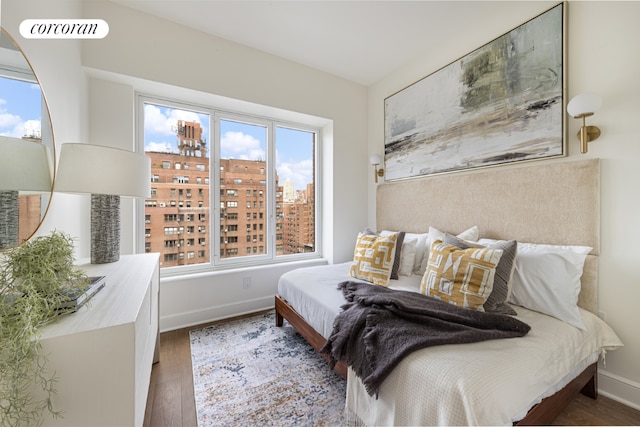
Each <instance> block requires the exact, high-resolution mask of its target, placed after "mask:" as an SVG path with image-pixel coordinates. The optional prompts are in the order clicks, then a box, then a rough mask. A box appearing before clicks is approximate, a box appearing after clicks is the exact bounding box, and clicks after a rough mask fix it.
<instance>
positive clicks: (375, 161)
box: [369, 154, 382, 165]
mask: <svg viewBox="0 0 640 427" xmlns="http://www.w3.org/2000/svg"><path fill="white" fill-rule="evenodd" d="M369 162H370V163H371V164H372V165H379V164H380V163H381V162H382V159H380V156H378V155H377V154H372V155H371V157H369Z"/></svg>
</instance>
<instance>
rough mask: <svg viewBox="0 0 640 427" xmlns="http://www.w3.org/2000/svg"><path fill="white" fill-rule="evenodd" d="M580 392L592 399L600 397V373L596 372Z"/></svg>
mask: <svg viewBox="0 0 640 427" xmlns="http://www.w3.org/2000/svg"><path fill="white" fill-rule="evenodd" d="M580 393H582V394H584V395H585V396H587V397H590V398H592V399H597V398H598V374H597V373H596V374H594V375H593V377H591V379H590V380H589V381H588V382H587V383H586V384H585V385H584V387H583V388H582V390H580Z"/></svg>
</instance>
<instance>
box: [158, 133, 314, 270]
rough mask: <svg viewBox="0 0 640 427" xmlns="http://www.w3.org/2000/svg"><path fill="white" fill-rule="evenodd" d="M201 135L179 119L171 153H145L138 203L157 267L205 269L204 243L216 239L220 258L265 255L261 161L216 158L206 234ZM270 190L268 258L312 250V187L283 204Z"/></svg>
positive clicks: (206, 250)
mask: <svg viewBox="0 0 640 427" xmlns="http://www.w3.org/2000/svg"><path fill="white" fill-rule="evenodd" d="M201 133H202V130H201V128H200V125H199V124H198V123H194V122H183V121H179V122H178V126H177V131H176V134H177V136H178V141H177V146H178V149H179V150H180V152H179V153H160V152H147V153H146V154H147V156H149V157H150V158H151V180H152V183H151V197H150V198H149V199H147V201H146V203H145V251H146V252H159V253H160V263H161V266H162V267H173V266H180V265H191V264H200V263H208V262H209V261H210V256H211V254H210V253H209V249H210V248H211V243H213V242H210V239H211V238H217V239H219V243H220V258H231V257H236V256H253V255H261V254H265V253H266V252H267V245H268V242H267V240H268V234H267V233H268V230H267V225H268V215H267V204H268V200H267V194H266V193H267V191H266V189H267V187H266V185H267V176H266V164H265V162H264V161H256V160H242V159H221V160H220V195H219V197H220V201H219V203H220V224H219V230H214V233H213V234H212V230H211V229H210V224H211V222H210V215H211V209H210V203H209V202H210V183H209V176H210V173H209V158H208V157H206V154H207V146H206V143H205V142H204V140H203V139H202V137H201ZM276 186H277V189H276V201H275V207H276V211H275V214H276V224H275V226H276V230H275V239H276V255H282V254H289V253H300V252H309V251H313V250H314V247H315V244H314V242H315V221H314V218H315V209H314V202H315V201H314V200H313V194H314V192H313V184H310V185H308V186H307V189H306V190H304V191H298V192H297V193H296V197H295V200H294V201H292V202H288V203H284V201H283V188H282V187H281V186H278V184H277V178H276ZM309 194H311V196H308V195H309ZM216 228H217V227H216Z"/></svg>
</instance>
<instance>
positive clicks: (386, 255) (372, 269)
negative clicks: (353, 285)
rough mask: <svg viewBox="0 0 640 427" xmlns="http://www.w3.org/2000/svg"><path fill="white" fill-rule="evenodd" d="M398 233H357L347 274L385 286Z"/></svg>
mask: <svg viewBox="0 0 640 427" xmlns="http://www.w3.org/2000/svg"><path fill="white" fill-rule="evenodd" d="M397 238H398V233H393V234H389V235H386V236H376V235H369V234H364V233H358V240H357V241H356V248H355V250H354V251H353V264H351V268H350V269H349V275H350V276H351V277H355V278H356V279H361V280H366V281H367V282H371V283H373V284H374V285H381V286H387V284H388V283H389V276H390V275H391V269H392V268H393V261H394V259H395V254H396V240H397Z"/></svg>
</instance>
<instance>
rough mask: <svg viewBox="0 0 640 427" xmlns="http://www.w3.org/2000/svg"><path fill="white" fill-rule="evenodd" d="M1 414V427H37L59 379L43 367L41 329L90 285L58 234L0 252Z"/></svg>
mask: <svg viewBox="0 0 640 427" xmlns="http://www.w3.org/2000/svg"><path fill="white" fill-rule="evenodd" d="M0 256H2V259H0V416H1V420H2V426H22V425H28V426H32V425H40V424H42V421H43V416H44V411H45V410H46V411H48V412H49V413H51V414H52V415H53V416H55V417H58V416H61V415H62V411H59V410H56V409H55V408H54V406H53V403H52V397H53V395H54V394H55V383H56V381H57V378H56V377H55V374H54V373H49V372H48V371H47V369H46V364H47V355H46V354H43V353H42V345H41V344H40V337H41V329H42V327H43V326H45V325H47V324H49V323H51V322H53V321H55V320H56V319H58V318H59V316H61V315H63V314H66V313H68V312H69V309H64V308H61V306H62V303H63V302H65V301H66V300H68V298H69V295H70V293H73V292H77V291H79V290H80V288H81V287H82V286H84V285H85V284H87V283H88V279H87V276H86V274H85V273H84V272H83V271H81V270H80V269H78V268H77V267H76V266H75V265H74V257H73V239H72V238H71V237H70V236H68V235H66V234H64V233H62V232H58V231H55V230H54V231H53V232H52V233H51V234H50V235H47V236H41V237H37V238H35V239H32V240H30V241H28V242H26V243H24V244H22V245H20V246H18V247H16V248H13V249H11V250H9V251H7V252H4V253H3V254H0Z"/></svg>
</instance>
